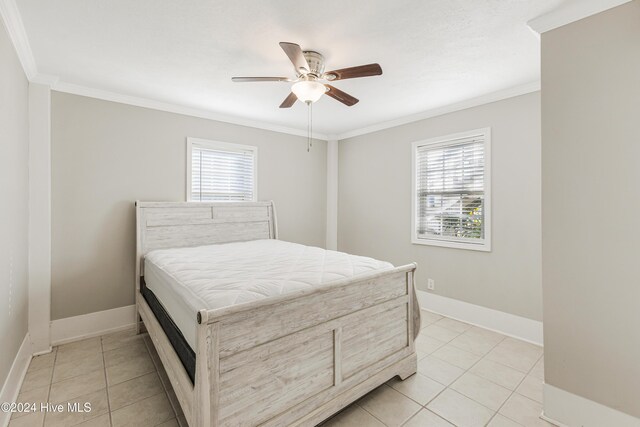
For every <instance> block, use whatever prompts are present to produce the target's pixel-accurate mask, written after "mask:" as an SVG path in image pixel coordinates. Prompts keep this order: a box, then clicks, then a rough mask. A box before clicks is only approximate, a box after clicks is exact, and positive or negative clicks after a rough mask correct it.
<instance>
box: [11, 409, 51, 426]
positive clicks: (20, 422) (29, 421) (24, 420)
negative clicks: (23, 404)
mask: <svg viewBox="0 0 640 427" xmlns="http://www.w3.org/2000/svg"><path fill="white" fill-rule="evenodd" d="M43 422H44V412H34V413H31V414H25V415H24V416H20V417H18V418H14V417H11V421H9V427H39V426H42V423H43Z"/></svg>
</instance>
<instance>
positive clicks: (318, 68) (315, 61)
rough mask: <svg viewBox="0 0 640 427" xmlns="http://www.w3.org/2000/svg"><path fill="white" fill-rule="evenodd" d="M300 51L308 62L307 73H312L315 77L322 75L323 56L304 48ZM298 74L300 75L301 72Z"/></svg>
mask: <svg viewBox="0 0 640 427" xmlns="http://www.w3.org/2000/svg"><path fill="white" fill-rule="evenodd" d="M302 53H303V54H304V57H305V59H306V60H307V63H308V64H309V68H310V70H309V74H312V75H313V76H315V77H320V76H322V73H324V56H322V54H321V53H319V52H316V51H313V50H305V51H303V52H302ZM298 75H299V76H302V75H303V74H298Z"/></svg>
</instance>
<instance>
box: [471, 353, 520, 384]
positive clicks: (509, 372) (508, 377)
mask: <svg viewBox="0 0 640 427" xmlns="http://www.w3.org/2000/svg"><path fill="white" fill-rule="evenodd" d="M469 372H473V373H474V374H476V375H479V376H481V377H482V378H485V379H487V380H489V381H493V382H494V383H496V384H498V385H501V386H503V387H505V388H508V389H509V390H515V389H516V387H518V385H519V384H520V381H522V379H523V378H524V377H525V374H524V373H522V372H520V371H517V370H515V369H513V368H510V367H508V366H504V365H501V364H499V363H496V362H492V361H491V360H487V359H482V360H481V361H479V362H478V363H476V364H475V365H473V367H471V369H469Z"/></svg>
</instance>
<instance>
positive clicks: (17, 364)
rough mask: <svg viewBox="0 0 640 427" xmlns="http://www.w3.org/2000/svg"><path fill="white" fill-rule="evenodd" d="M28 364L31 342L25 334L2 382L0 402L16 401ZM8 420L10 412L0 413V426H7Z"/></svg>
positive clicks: (29, 361)
mask: <svg viewBox="0 0 640 427" xmlns="http://www.w3.org/2000/svg"><path fill="white" fill-rule="evenodd" d="M29 363H31V340H30V339H29V334H28V333H27V335H25V337H24V340H22V344H21V345H20V348H19V349H18V354H16V357H15V359H13V363H12V364H11V369H10V370H9V374H8V375H7V379H6V380H5V381H4V384H3V386H2V392H0V402H15V401H16V399H17V398H18V393H19V392H20V387H22V381H24V376H25V375H26V374H27V369H28V368H29ZM10 419H11V412H4V411H0V426H7V425H9V420H10Z"/></svg>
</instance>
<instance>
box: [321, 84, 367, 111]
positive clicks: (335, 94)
mask: <svg viewBox="0 0 640 427" xmlns="http://www.w3.org/2000/svg"><path fill="white" fill-rule="evenodd" d="M325 87H326V88H327V89H329V90H328V91H327V95H329V96H330V97H332V98H333V99H335V100H338V101H340V102H342V103H343V104H344V105H346V106H347V107H351V106H352V105H355V104H357V103H358V102H360V100H359V99H358V98H354V97H353V96H351V95H349V94H348V93H346V92H343V91H341V90H340V89H337V88H335V87H333V86H331V85H325Z"/></svg>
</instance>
